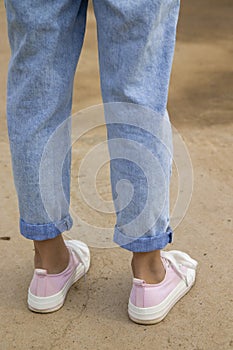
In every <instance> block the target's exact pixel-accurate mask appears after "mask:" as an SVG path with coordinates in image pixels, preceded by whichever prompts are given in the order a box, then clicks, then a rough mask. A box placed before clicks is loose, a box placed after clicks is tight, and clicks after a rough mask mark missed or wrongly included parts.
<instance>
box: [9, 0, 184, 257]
mask: <svg viewBox="0 0 233 350" xmlns="http://www.w3.org/2000/svg"><path fill="white" fill-rule="evenodd" d="M93 4H94V10H95V15H96V20H97V30H98V45H99V62H100V73H101V89H102V96H103V102H104V103H110V102H121V103H126V104H127V106H129V105H131V106H132V105H137V106H142V107H144V108H146V110H149V111H151V113H150V117H149V118H145V114H146V112H145V111H144V112H143V111H141V113H138V115H137V117H136V119H137V120H138V124H136V125H130V124H132V123H131V122H129V120H132V118H134V113H132V111H133V110H134V108H132V109H131V112H130V113H129V114H131V116H130V118H129V119H128V120H127V122H126V123H124V118H123V119H122V117H121V116H120V114H121V112H119V114H118V115H117V116H116V115H115V119H112V115H113V114H112V113H111V111H108V110H107V111H106V124H107V131H108V140H109V141H111V140H114V139H116V138H117V139H122V140H126V141H127V142H128V143H127V144H126V145H125V144H124V142H123V143H122V145H123V146H124V147H128V146H127V145H129V147H128V148H127V150H129V154H130V156H132V157H134V156H135V150H134V147H135V142H136V143H138V144H140V145H141V151H140V150H139V151H137V154H138V157H139V158H140V159H141V160H143V161H144V163H145V166H146V168H147V170H148V174H149V175H148V176H149V178H150V183H149V185H148V179H147V176H145V175H144V174H143V171H141V170H140V167H139V166H138V165H137V162H136V164H134V163H133V162H132V161H131V160H130V158H129V159H128V158H127V157H126V158H125V159H122V157H121V156H119V155H118V154H117V152H116V149H118V147H116V145H115V144H114V142H113V146H111V142H110V144H109V151H110V156H111V163H110V166H111V184H112V193H113V199H114V204H115V208H116V214H117V222H116V226H115V233H114V241H115V242H116V243H117V244H119V245H120V246H122V247H123V248H126V249H128V250H131V251H135V252H143V251H151V250H155V249H162V248H163V247H165V246H166V245H167V243H169V242H171V239H172V230H171V228H170V227H169V179H170V172H171V160H172V154H171V132H170V124H169V118H168V114H167V111H166V105H167V96H168V86H169V78H170V72H171V66H172V59H173V53H174V44H175V35H176V24H177V20H178V13H179V0H147V1H146V0H137V1H135V0H94V1H93ZM5 6H6V12H7V20H8V35H9V42H10V46H11V51H12V55H11V59H10V63H9V72H8V93H7V120H8V132H9V140H10V147H11V154H12V165H13V173H14V180H15V186H16V190H17V194H18V202H19V211H20V231H21V233H22V235H23V236H25V237H26V238H29V239H33V240H45V239H50V238H53V237H55V236H56V235H58V234H60V233H61V232H63V231H65V230H68V229H70V228H71V226H72V219H71V217H70V214H69V198H70V163H71V152H70V151H69V152H68V154H67V157H66V159H65V162H64V165H63V169H62V185H63V191H64V194H65V196H63V197H64V198H63V197H62V196H61V195H60V192H61V191H60V188H59V187H58V186H59V185H58V184H57V183H56V180H54V184H53V186H51V187H50V188H49V189H48V191H49V197H50V201H51V203H50V206H51V207H52V208H53V210H52V212H53V215H52V217H51V215H48V213H47V211H46V210H45V208H44V203H43V200H42V198H41V193H40V184H39V164H40V160H41V156H42V153H43V149H44V147H45V145H46V143H47V141H48V140H49V138H50V136H51V135H52V134H53V132H54V131H55V130H56V129H57V127H58V126H59V125H60V124H61V123H62V122H64V121H65V120H66V119H67V118H68V116H69V115H70V113H71V104H72V88H73V79H74V74H75V69H76V65H77V62H78V59H79V55H80V52H81V49H82V44H83V38H84V33H85V25H86V12H87V1H86V0H59V1H45V0H39V1H33V0H22V1H18V0H6V1H5ZM127 108H128V107H127ZM152 112H153V113H154V114H153V113H152ZM123 114H125V113H123ZM136 114H137V113H136ZM151 115H152V116H153V115H154V116H155V117H154V119H153V118H152V119H151ZM118 118H119V120H120V121H119V120H118ZM127 118H128V116H127ZM145 119H146V122H145ZM148 123H149V124H148ZM144 124H145V125H144ZM147 124H148V125H147ZM163 124H166V125H167V130H168V131H167V132H165V133H163V132H162V133H161V132H159V137H160V136H161V135H165V136H166V137H165V139H164V140H163V145H164V144H165V145H166V147H164V146H163V145H162V143H161V142H158V140H157V141H156V137H155V136H154V135H156V133H157V129H158V130H160V131H161V130H163ZM150 130H151V131H152V132H150ZM65 135H66V137H65V138H64V139H63V143H62V145H61V147H65V148H67V147H69V144H70V130H69V127H67V130H66V131H65ZM130 142H133V144H134V146H132V147H131V146H130V145H131V143H130ZM123 146H122V147H123ZM137 149H138V148H137ZM139 149H140V147H139ZM146 150H149V151H150V153H151V154H152V155H153V157H154V158H156V159H157V163H156V164H157V165H154V167H153V166H152V165H150V164H149V162H146V161H145V159H144V158H145V157H144V154H145V152H146ZM130 152H131V153H130ZM148 157H149V158H150V155H149V153H148ZM149 158H148V159H149ZM147 163H148V164H147ZM139 164H140V160H139ZM159 169H160V170H159ZM161 169H162V170H161ZM150 174H151V175H150ZM53 175H54V179H56V166H55V165H54V164H53V162H51V164H50V177H53ZM121 180H126V181H128V182H130V183H131V185H132V186H133V188H134V192H133V196H132V199H131V201H130V203H129V204H128V205H127V206H126V207H125V208H123V206H122V203H121V201H120V200H119V198H122V197H124V186H123V187H122V188H123V196H122V194H121V195H120V194H119V193H118V191H117V184H118V183H119V181H121ZM125 193H126V194H127V191H126V192H125ZM148 193H150V198H153V196H154V198H155V200H154V201H153V203H152V205H151V206H150V208H149V210H147V212H146V215H144V216H141V217H140V218H141V221H140V222H139V220H135V225H134V226H132V225H131V227H130V229H127V227H128V226H127V224H128V223H130V221H132V220H134V219H135V218H136V219H137V217H138V216H139V214H140V212H141V211H142V209H143V207H144V206H145V203H146V199H147V198H148ZM160 196H161V198H162V200H160ZM147 220H148V222H150V224H147ZM151 223H152V224H151ZM140 227H141V228H140ZM134 232H135V234H134Z"/></svg>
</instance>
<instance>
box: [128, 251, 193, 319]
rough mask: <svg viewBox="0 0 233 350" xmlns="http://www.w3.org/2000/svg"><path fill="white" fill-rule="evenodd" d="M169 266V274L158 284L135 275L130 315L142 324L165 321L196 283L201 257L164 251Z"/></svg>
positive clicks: (166, 263) (167, 272)
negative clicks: (198, 261) (197, 258)
mask: <svg viewBox="0 0 233 350" xmlns="http://www.w3.org/2000/svg"><path fill="white" fill-rule="evenodd" d="M161 258H162V262H163V264H164V268H165V270H166V275H165V278H164V280H163V281H162V282H160V283H158V284H147V283H146V282H145V281H143V280H140V279H137V278H134V279H133V287H132V290H131V294H130V298H129V304H128V314H129V318H130V319H131V320H132V321H134V322H136V323H141V324H154V323H158V322H160V321H162V320H163V319H164V318H165V316H166V315H167V314H168V312H169V311H170V310H171V308H172V307H173V306H174V305H175V304H176V303H177V301H178V300H180V299H181V298H182V297H183V296H184V295H185V294H186V293H187V292H188V291H189V290H190V288H191V287H192V286H193V285H194V282H195V277H196V268H197V261H196V260H194V259H192V258H191V257H190V256H189V255H188V254H186V253H183V252H180V251H178V250H172V251H170V252H165V251H161Z"/></svg>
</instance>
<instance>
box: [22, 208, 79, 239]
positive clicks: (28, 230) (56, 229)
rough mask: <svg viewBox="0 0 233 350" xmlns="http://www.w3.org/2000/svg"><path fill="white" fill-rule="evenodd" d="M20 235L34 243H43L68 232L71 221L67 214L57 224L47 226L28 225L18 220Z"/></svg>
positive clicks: (51, 223)
mask: <svg viewBox="0 0 233 350" xmlns="http://www.w3.org/2000/svg"><path fill="white" fill-rule="evenodd" d="M19 224H20V233H21V234H22V235H23V236H24V237H25V238H28V239H32V240H34V241H44V240H47V239H52V238H55V237H57V236H58V235H60V234H61V233H62V232H64V231H68V230H70V228H71V227H72V225H73V220H72V218H71V216H70V215H69V214H68V215H67V216H66V217H65V218H63V219H62V220H60V221H57V222H50V223H47V224H30V223H27V222H25V221H24V220H23V219H20V221H19Z"/></svg>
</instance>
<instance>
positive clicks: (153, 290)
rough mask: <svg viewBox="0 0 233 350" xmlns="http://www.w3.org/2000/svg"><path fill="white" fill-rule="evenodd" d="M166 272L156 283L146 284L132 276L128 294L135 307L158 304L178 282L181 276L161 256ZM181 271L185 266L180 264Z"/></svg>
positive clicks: (184, 270)
mask: <svg viewBox="0 0 233 350" xmlns="http://www.w3.org/2000/svg"><path fill="white" fill-rule="evenodd" d="M162 262H163V264H164V267H165V270H166V274H165V278H164V280H163V281H162V282H160V283H158V284H147V283H146V282H145V281H143V280H140V279H137V278H134V279H133V287H132V290H131V294H130V301H131V303H132V304H134V305H135V306H137V307H151V306H156V305H158V304H160V303H161V302H162V301H163V300H164V299H165V298H166V297H167V296H168V295H169V294H170V293H171V292H172V290H174V288H175V287H176V286H177V285H178V284H179V283H180V281H181V279H182V278H181V276H180V275H179V274H177V272H176V271H175V269H174V268H173V267H172V265H171V264H169V261H167V260H166V259H164V258H162ZM181 270H182V272H186V270H187V268H186V267H184V266H182V267H181Z"/></svg>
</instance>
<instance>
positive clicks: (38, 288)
mask: <svg viewBox="0 0 233 350" xmlns="http://www.w3.org/2000/svg"><path fill="white" fill-rule="evenodd" d="M65 243H66V245H67V247H68V249H69V251H70V261H69V264H68V266H67V268H66V269H65V270H64V271H63V272H61V273H59V274H47V271H46V270H43V269H35V271H34V275H33V278H32V281H31V284H30V286H29V289H28V308H29V309H30V310H32V311H35V312H41V313H48V312H52V311H56V310H58V309H60V308H61V307H62V306H63V304H64V301H65V298H66V294H67V292H68V290H69V289H70V287H71V286H72V284H74V283H75V282H76V281H77V280H79V279H80V278H81V277H82V276H83V275H84V274H85V273H86V272H87V271H88V269H89V266H90V252H89V249H88V247H87V245H86V244H85V243H83V242H81V241H77V240H69V241H65Z"/></svg>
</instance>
